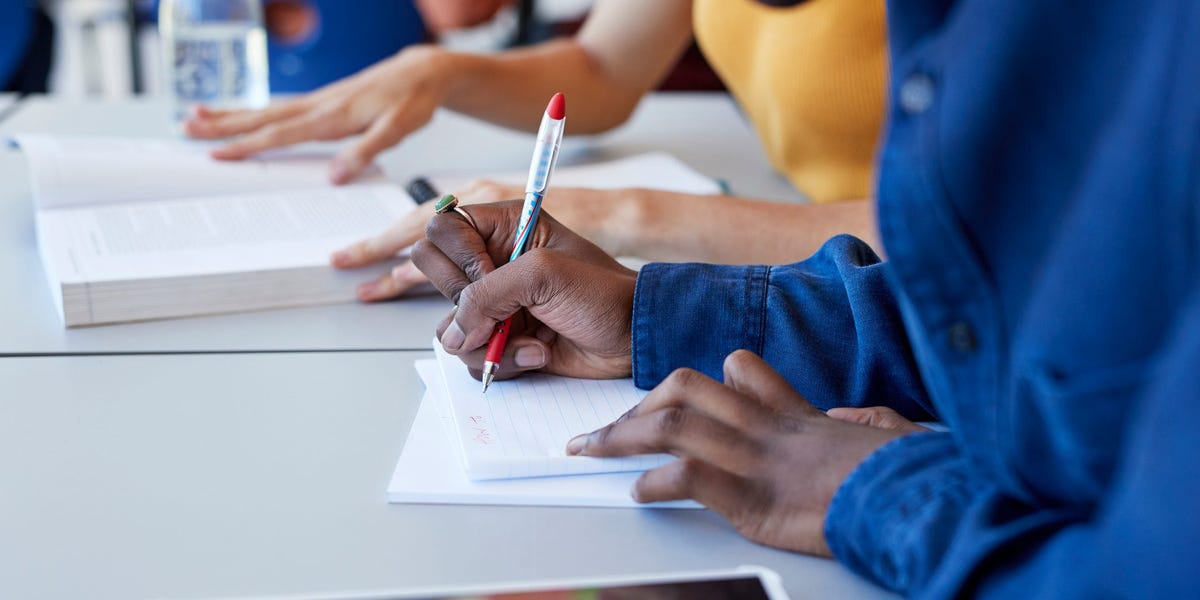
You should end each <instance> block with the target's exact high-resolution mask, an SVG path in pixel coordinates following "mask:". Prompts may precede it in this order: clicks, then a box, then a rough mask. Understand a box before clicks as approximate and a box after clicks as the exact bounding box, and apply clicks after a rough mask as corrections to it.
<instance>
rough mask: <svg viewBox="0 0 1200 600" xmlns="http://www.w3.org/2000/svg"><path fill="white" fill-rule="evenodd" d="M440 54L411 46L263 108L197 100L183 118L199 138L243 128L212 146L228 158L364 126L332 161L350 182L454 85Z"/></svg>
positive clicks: (339, 178)
mask: <svg viewBox="0 0 1200 600" xmlns="http://www.w3.org/2000/svg"><path fill="white" fill-rule="evenodd" d="M437 56H438V50H437V49H436V48H433V47H428V46H412V47H409V48H406V49H405V50H403V51H402V52H400V53H399V54H397V55H395V56H393V57H392V58H389V59H387V60H384V61H382V62H380V63H378V64H376V65H374V66H372V67H370V68H367V69H365V70H363V71H362V72H360V73H358V74H356V75H352V76H350V77H348V78H346V79H343V80H341V81H338V82H335V83H332V84H330V85H327V86H325V87H323V88H321V89H319V90H317V91H315V92H312V93H310V94H306V95H304V96H301V97H299V98H296V99H293V100H288V101H286V102H282V103H280V104H276V105H274V106H270V107H267V108H264V109H261V110H210V109H206V108H199V109H197V111H196V113H195V114H194V116H193V117H192V118H191V119H188V120H187V121H185V122H184V131H185V132H186V133H187V134H188V135H189V136H191V137H195V138H201V139H217V138H224V137H230V136H241V137H239V138H237V139H236V140H234V141H232V142H230V143H228V144H226V145H224V146H221V147H220V148H217V149H214V150H213V151H212V156H213V157H214V158H218V159H225V160H240V159H243V158H246V157H248V156H251V155H253V154H256V153H258V152H262V151H264V150H268V149H271V148H278V147H281V146H289V145H292V144H297V143H300V142H306V141H311V140H336V139H341V138H344V137H348V136H351V135H354V134H358V133H363V134H364V135H363V138H362V139H361V140H359V141H358V142H356V143H355V144H353V145H352V146H350V147H349V148H347V149H346V150H344V151H343V152H342V153H341V154H339V155H338V156H337V157H336V158H335V159H334V160H333V163H332V164H331V165H330V179H331V180H332V181H333V182H334V183H339V184H340V183H346V182H349V181H351V180H352V179H354V178H355V177H357V176H358V175H359V174H361V173H362V172H363V171H364V170H365V169H366V168H367V167H368V166H370V164H371V161H372V160H373V159H374V158H375V155H377V154H379V153H380V152H382V151H384V150H386V149H387V148H390V147H391V146H393V145H395V144H396V143H398V142H399V141H400V140H402V139H404V138H405V137H406V136H407V135H408V134H410V133H412V132H413V131H415V130H416V129H418V128H419V127H421V126H422V125H424V124H426V123H428V122H429V119H431V118H432V117H433V112H434V109H436V108H437V107H438V105H440V104H441V103H442V100H443V99H444V98H445V96H446V94H447V87H448V80H447V76H446V74H445V73H444V72H442V71H441V70H439V68H438V61H437Z"/></svg>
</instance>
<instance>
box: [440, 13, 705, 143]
mask: <svg viewBox="0 0 1200 600" xmlns="http://www.w3.org/2000/svg"><path fill="white" fill-rule="evenodd" d="M691 31H692V30H691V1H690V0H656V1H655V2H644V1H643V0H602V1H600V2H597V3H596V6H595V7H594V8H593V9H592V12H591V14H589V16H588V19H587V22H586V23H585V24H584V27H583V29H582V30H581V31H580V32H579V34H578V35H576V36H575V37H574V38H571V39H569V40H567V39H564V40H557V41H552V42H548V43H545V44H540V45H537V46H533V47H530V48H524V49H519V50H512V51H508V52H502V53H499V54H493V55H474V54H461V53H450V52H444V51H443V52H442V56H441V57H440V58H439V60H440V61H441V62H442V63H443V64H442V65H441V66H439V71H440V72H442V73H444V74H446V75H445V76H446V77H448V78H449V80H450V81H449V82H448V85H447V87H446V91H447V93H448V95H447V96H446V98H445V102H444V106H446V107H447V108H450V109H451V110H455V111H458V112H462V113H465V114H469V115H473V116H476V117H479V118H482V119H484V120H487V121H490V122H492V123H496V124H498V125H503V126H505V127H511V128H514V129H520V130H528V131H532V130H535V129H536V128H537V126H538V115H539V114H540V111H541V110H542V109H544V108H545V106H546V100H547V99H549V98H550V96H551V95H552V94H553V93H554V92H562V93H564V94H565V95H566V96H567V105H568V108H569V110H568V113H569V114H570V127H569V129H568V133H570V134H576V133H584V134H587V133H597V132H600V131H605V130H607V129H611V128H612V127H615V126H617V125H619V124H621V123H623V122H624V121H625V119H627V118H628V117H629V115H630V113H632V112H633V109H634V108H635V107H636V106H637V103H638V101H639V100H640V99H641V97H642V95H643V94H645V93H646V92H647V91H648V90H650V89H653V88H654V86H656V85H657V84H658V82H659V81H660V80H661V79H662V78H663V77H664V76H665V75H666V73H667V72H668V71H669V70H670V68H671V66H672V65H674V64H675V61H676V60H677V59H678V58H679V56H680V55H681V54H682V53H683V50H684V49H685V48H686V47H687V44H688V43H689V42H690V40H691ZM497 98H503V99H504V101H503V102H497V101H496V99H497Z"/></svg>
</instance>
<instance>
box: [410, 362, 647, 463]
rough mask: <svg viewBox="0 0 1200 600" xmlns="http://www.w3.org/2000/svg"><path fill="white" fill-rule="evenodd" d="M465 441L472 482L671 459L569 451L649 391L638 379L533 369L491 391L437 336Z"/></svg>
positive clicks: (461, 440) (456, 420)
mask: <svg viewBox="0 0 1200 600" xmlns="http://www.w3.org/2000/svg"><path fill="white" fill-rule="evenodd" d="M433 343H434V349H435V350H436V351H437V358H438V367H439V368H440V370H441V372H442V376H443V378H444V383H445V384H446V392H447V396H448V397H449V399H450V406H451V408H452V410H451V416H452V417H453V418H454V426H455V428H456V430H457V432H458V443H459V444H460V445H461V447H462V451H463V452H462V454H463V458H464V461H465V462H466V471H467V477H468V478H470V479H471V480H473V481H474V480H482V479H512V478H517V477H547V476H553V475H580V474H584V473H616V472H622V471H645V470H647V469H652V468H654V467H658V466H660V465H663V464H666V463H667V462H669V461H670V460H671V457H670V456H669V455H663V454H655V455H643V456H630V457H624V458H592V457H584V456H569V455H567V451H566V447H567V441H569V440H570V439H571V438H572V437H575V436H576V435H579V434H581V433H588V432H591V431H594V430H596V429H599V428H600V427H603V426H605V425H608V424H609V423H612V422H613V421H615V420H616V419H617V418H618V417H620V416H621V415H622V414H624V413H625V411H627V410H629V409H630V408H633V406H634V405H636V404H637V403H638V402H641V400H642V398H643V397H644V396H645V395H646V392H644V391H642V390H639V389H637V388H636V387H634V385H633V380H632V379H607V380H596V379H573V378H570V377H558V376H555V375H546V374H543V373H528V374H525V375H522V376H521V377H519V378H517V379H513V380H509V381H495V382H493V383H492V385H491V387H489V388H488V392H487V395H486V396H485V395H484V394H483V393H482V392H481V391H480V383H479V381H478V380H476V379H475V378H473V377H471V374H470V372H468V371H467V367H466V365H464V364H463V363H462V361H460V360H459V359H458V358H457V357H454V356H451V355H449V354H447V353H446V351H445V350H443V349H442V345H441V343H440V342H438V341H437V340H434V342H433Z"/></svg>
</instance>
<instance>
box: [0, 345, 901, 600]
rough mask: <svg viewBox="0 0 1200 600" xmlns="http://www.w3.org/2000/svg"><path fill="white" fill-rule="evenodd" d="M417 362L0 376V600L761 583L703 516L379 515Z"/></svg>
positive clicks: (160, 363) (175, 361) (798, 572)
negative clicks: (746, 578) (586, 580)
mask: <svg viewBox="0 0 1200 600" xmlns="http://www.w3.org/2000/svg"><path fill="white" fill-rule="evenodd" d="M426 356H428V353H423V352H358V353H345V352H343V353H299V354H297V353H266V354H249V355H246V354H242V355H231V354H213V355H199V356H197V355H163V356H88V357H34V358H3V359H0V382H3V384H2V385H3V389H2V393H0V598H23V599H30V600H35V599H42V598H45V599H61V598H90V599H95V600H103V599H108V598H122V599H125V598H142V597H161V598H194V597H201V596H222V595H234V594H237V595H244V594H257V593H263V594H267V593H269V594H281V593H294V592H315V591H329V590H350V589H359V590H361V589H370V588H392V587H402V586H417V585H440V584H454V583H480V582H486V581H495V580H515V579H537V578H550V577H555V578H561V577H582V576H604V575H619V574H632V573H639V572H653V571H662V570H684V569H705V568H727V567H733V566H736V565H740V564H760V565H764V566H767V567H769V568H772V569H774V570H776V571H778V572H779V573H780V574H781V575H782V576H783V579H784V582H785V584H786V586H787V588H788V590H789V592H790V594H791V595H792V597H793V598H797V599H800V598H881V597H888V596H887V595H886V594H885V593H883V592H881V591H879V590H878V589H876V588H874V587H872V586H870V585H869V584H867V583H866V582H864V581H863V580H861V579H859V578H858V577H856V576H854V575H853V574H851V573H850V572H848V571H847V570H845V569H844V568H843V567H841V566H839V565H837V564H836V563H834V562H831V561H826V560H819V559H814V558H809V557H803V556H798V555H794V554H790V553H786V552H781V551H776V550H772V549H769V548H766V547H763V546H758V545H755V544H752V543H750V542H748V541H746V540H745V539H743V538H741V537H740V536H739V535H738V534H737V533H736V532H734V531H733V529H732V528H730V527H729V525H728V524H726V523H725V522H724V521H723V520H721V519H720V518H719V517H718V516H716V515H715V514H712V513H710V512H707V511H704V512H700V511H666V510H646V509H579V508H558V509H554V508H532V507H472V506H432V505H430V506H416V505H389V504H386V502H385V500H384V497H385V489H386V486H387V482H388V478H389V476H390V474H391V470H392V467H393V465H394V463H395V460H396V458H397V456H398V455H399V453H400V449H401V447H402V446H403V442H404V437H405V435H406V431H407V428H408V426H409V424H410V423H411V420H412V417H413V415H414V411H415V409H416V402H417V399H418V398H419V397H420V394H421V384H420V382H419V381H418V379H417V377H416V374H415V373H414V371H413V369H412V361H413V360H415V359H417V358H424V357H426Z"/></svg>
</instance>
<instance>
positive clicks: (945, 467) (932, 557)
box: [825, 432, 985, 593]
mask: <svg viewBox="0 0 1200 600" xmlns="http://www.w3.org/2000/svg"><path fill="white" fill-rule="evenodd" d="M966 467H967V465H966V462H965V460H964V459H962V458H961V457H960V455H959V453H958V449H957V446H956V445H955V443H954V440H953V438H952V437H951V435H950V434H949V433H933V432H931V433H918V434H912V435H906V436H904V437H901V438H897V439H895V440H892V441H891V442H888V443H887V444H884V446H883V447H881V448H879V449H878V450H876V451H875V452H873V453H872V454H871V455H870V456H868V457H867V458H866V460H864V461H863V462H862V463H860V464H859V465H858V467H856V468H855V469H854V471H852V472H851V473H850V475H849V477H847V478H846V480H845V481H843V482H842V485H841V487H839V488H838V490H837V492H836V493H835V494H834V496H833V500H832V501H831V502H830V504H829V511H828V513H827V514H826V516H825V539H826V541H827V542H828V544H829V549H830V551H832V552H833V556H834V557H835V558H837V559H838V561H840V562H842V563H843V564H845V565H846V566H847V567H849V568H850V569H851V570H853V571H855V572H857V573H859V574H860V575H863V576H865V577H867V578H869V579H871V580H873V581H875V582H876V583H878V584H879V585H882V586H884V587H886V588H888V589H891V590H893V591H897V592H901V593H911V592H912V591H913V590H914V588H915V587H919V586H921V585H922V584H923V583H925V582H927V581H928V580H929V578H930V577H931V576H932V574H933V572H934V571H935V570H936V569H937V567H938V565H939V564H940V563H941V561H942V558H943V556H944V555H945V552H946V549H947V548H948V547H949V544H950V541H951V540H952V539H953V536H954V532H955V530H956V529H957V526H958V523H959V522H960V520H961V517H962V515H963V513H964V512H965V510H966V508H967V505H968V504H970V503H971V501H972V500H973V499H974V498H976V497H978V494H979V493H981V492H982V491H983V488H984V487H985V484H983V483H982V482H979V481H975V480H972V479H971V477H970V476H969V475H968V473H969V471H968V469H967V468H966Z"/></svg>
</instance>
